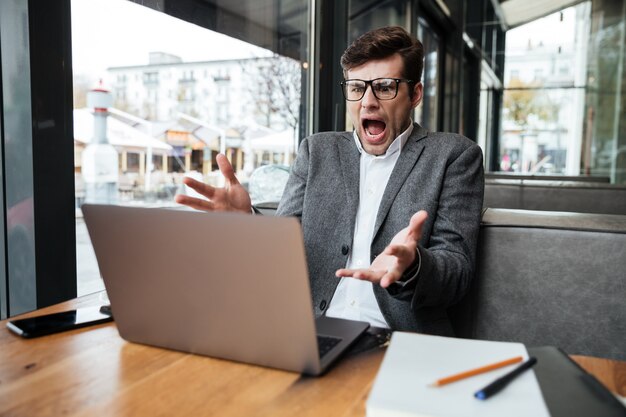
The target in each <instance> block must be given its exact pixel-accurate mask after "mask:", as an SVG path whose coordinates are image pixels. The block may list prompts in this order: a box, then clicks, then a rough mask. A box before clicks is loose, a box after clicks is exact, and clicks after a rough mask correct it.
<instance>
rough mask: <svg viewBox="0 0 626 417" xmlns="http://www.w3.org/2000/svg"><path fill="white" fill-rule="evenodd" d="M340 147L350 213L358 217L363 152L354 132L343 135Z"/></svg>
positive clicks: (338, 145)
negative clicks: (359, 147)
mask: <svg viewBox="0 0 626 417" xmlns="http://www.w3.org/2000/svg"><path fill="white" fill-rule="evenodd" d="M337 147H338V149H339V161H340V164H341V174H342V176H343V184H344V187H345V190H344V191H345V195H346V200H347V209H348V213H350V214H351V215H352V218H356V212H357V209H358V206H359V170H360V158H361V154H360V153H359V150H358V149H357V147H356V145H355V143H354V138H353V136H352V133H350V134H349V137H348V135H342V137H341V138H340V139H339V140H338V141H337Z"/></svg>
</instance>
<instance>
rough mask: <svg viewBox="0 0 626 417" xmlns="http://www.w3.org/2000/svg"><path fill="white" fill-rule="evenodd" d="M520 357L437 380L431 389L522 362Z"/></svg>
mask: <svg viewBox="0 0 626 417" xmlns="http://www.w3.org/2000/svg"><path fill="white" fill-rule="evenodd" d="M522 359H523V358H522V357H521V356H516V357H514V358H511V359H507V360H505V361H501V362H496V363H492V364H491V365H485V366H481V367H480V368H476V369H470V370H469V371H465V372H460V373H458V374H454V375H450V376H447V377H445V378H441V379H438V380H437V381H435V382H433V383H432V384H430V385H431V386H433V387H440V386H442V385H446V384H449V383H451V382H455V381H459V380H461V379H465V378H469V377H470V376H474V375H478V374H482V373H485V372H489V371H493V370H494V369H498V368H502V367H504V366H507V365H513V364H514V363H518V362H521V361H522Z"/></svg>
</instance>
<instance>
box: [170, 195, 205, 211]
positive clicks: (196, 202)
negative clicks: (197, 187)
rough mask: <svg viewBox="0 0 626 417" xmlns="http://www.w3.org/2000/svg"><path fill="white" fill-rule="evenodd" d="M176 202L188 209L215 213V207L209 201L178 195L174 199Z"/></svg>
mask: <svg viewBox="0 0 626 417" xmlns="http://www.w3.org/2000/svg"><path fill="white" fill-rule="evenodd" d="M174 201H176V202H177V203H178V204H183V205H185V206H187V207H191V208H193V209H196V210H202V211H213V210H214V207H215V205H214V204H213V203H212V202H210V201H208V200H203V199H200V198H195V197H189V196H188V195H182V194H176V196H175V197H174Z"/></svg>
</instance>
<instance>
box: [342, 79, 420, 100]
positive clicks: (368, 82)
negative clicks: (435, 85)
mask: <svg viewBox="0 0 626 417" xmlns="http://www.w3.org/2000/svg"><path fill="white" fill-rule="evenodd" d="M378 80H393V81H395V82H396V84H395V85H396V92H395V94H394V95H393V97H389V98H381V97H378V95H376V90H375V89H374V88H372V83H373V82H374V81H378ZM348 81H362V82H364V83H365V89H364V90H363V94H362V95H361V97H359V98H356V99H349V98H348V97H347V94H346V83H347V82H348ZM400 83H407V84H409V85H411V84H415V81H414V80H407V79H405V78H390V77H380V78H374V79H373V80H361V79H359V78H350V79H348V80H343V81H342V82H340V83H339V85H341V93H342V94H343V98H344V99H346V101H360V100H362V99H363V97H365V93H366V92H367V86H368V85H369V87H370V89H371V90H372V93H373V94H374V97H376V99H378V100H393V99H394V98H396V97H397V96H398V88H399V86H400Z"/></svg>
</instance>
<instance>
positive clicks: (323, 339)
mask: <svg viewBox="0 0 626 417" xmlns="http://www.w3.org/2000/svg"><path fill="white" fill-rule="evenodd" d="M341 340H342V339H341V338H340V337H332V336H320V335H317V348H318V350H319V352H320V358H323V357H324V355H326V354H327V353H328V352H330V350H331V349H332V348H334V347H335V346H337V344H338V343H339V342H341Z"/></svg>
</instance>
